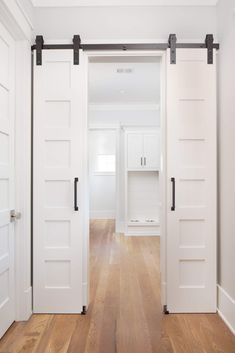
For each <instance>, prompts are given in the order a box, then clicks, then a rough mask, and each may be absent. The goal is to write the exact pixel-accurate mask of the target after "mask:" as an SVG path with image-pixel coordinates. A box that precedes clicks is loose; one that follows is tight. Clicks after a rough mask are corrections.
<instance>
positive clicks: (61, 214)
mask: <svg viewBox="0 0 235 353" xmlns="http://www.w3.org/2000/svg"><path fill="white" fill-rule="evenodd" d="M35 56H36V55H35ZM35 61H36V60H35V57H34V178H33V185H34V195H33V213H34V221H33V222H34V223H33V224H34V227H33V237H34V240H33V249H34V251H33V254H34V255H33V259H34V260H33V261H34V262H33V266H34V268H33V284H34V312H36V313H80V312H81V311H82V306H83V303H82V271H83V268H82V248H83V217H84V216H83V212H84V202H83V200H82V199H83V196H82V195H83V189H84V186H83V175H82V170H83V162H84V161H83V150H84V142H83V138H84V135H85V134H84V131H85V130H84V129H85V128H84V121H85V119H86V116H85V113H86V107H85V103H86V102H85V97H86V85H85V79H84V78H85V69H84V65H85V64H84V57H83V54H82V52H81V51H80V64H79V65H74V64H73V51H72V50H43V52H42V65H41V66H37V65H36V63H35ZM76 178H78V179H76ZM76 188H77V190H76ZM76 198H77V201H76ZM76 206H78V208H77V209H76Z"/></svg>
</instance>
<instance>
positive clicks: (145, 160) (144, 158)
mask: <svg viewBox="0 0 235 353" xmlns="http://www.w3.org/2000/svg"><path fill="white" fill-rule="evenodd" d="M144 165H145V166H146V157H144Z"/></svg>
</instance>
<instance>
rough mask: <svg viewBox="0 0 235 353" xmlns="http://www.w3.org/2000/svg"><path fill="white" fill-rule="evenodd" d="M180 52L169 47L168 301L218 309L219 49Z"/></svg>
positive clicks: (177, 307)
mask: <svg viewBox="0 0 235 353" xmlns="http://www.w3.org/2000/svg"><path fill="white" fill-rule="evenodd" d="M176 55H177V63H176V65H172V64H170V50H168V55H167V195H168V196H167V306H168V310H169V311H170V312H173V313H177V312H182V313H187V312H195V313H197V312H215V311H216V55H215V53H214V64H213V65H209V64H207V50H205V49H177V54H176ZM172 178H173V179H172ZM174 191H175V192H174ZM174 196H175V200H174ZM174 204H175V205H174ZM174 206H175V208H174Z"/></svg>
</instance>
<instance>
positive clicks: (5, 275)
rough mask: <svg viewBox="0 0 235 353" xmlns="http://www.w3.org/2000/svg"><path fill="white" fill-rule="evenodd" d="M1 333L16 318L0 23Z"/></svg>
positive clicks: (10, 123) (5, 48) (10, 64)
mask: <svg viewBox="0 0 235 353" xmlns="http://www.w3.org/2000/svg"><path fill="white" fill-rule="evenodd" d="M0 53H1V54H0V337H2V335H3V334H4V333H5V331H6V330H7V329H8V328H9V326H10V325H11V324H12V322H13V321H14V320H15V299H14V292H15V276H14V273H15V269H14V256H15V255H14V245H15V238H14V233H15V232H14V223H12V222H11V221H10V211H11V210H13V209H14V205H15V198H14V165H15V164H14V120H15V43H14V41H13V39H12V38H11V36H10V35H9V34H8V32H7V31H6V30H5V28H4V27H3V26H2V25H1V24H0Z"/></svg>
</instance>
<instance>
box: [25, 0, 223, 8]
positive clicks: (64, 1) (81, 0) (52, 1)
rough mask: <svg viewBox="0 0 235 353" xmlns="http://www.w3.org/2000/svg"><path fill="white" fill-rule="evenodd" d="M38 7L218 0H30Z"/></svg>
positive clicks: (212, 0)
mask: <svg viewBox="0 0 235 353" xmlns="http://www.w3.org/2000/svg"><path fill="white" fill-rule="evenodd" d="M31 1H32V3H33V5H34V6H38V7H72V6H78V7H79V6H215V5H216V3H217V2H218V0H31Z"/></svg>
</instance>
